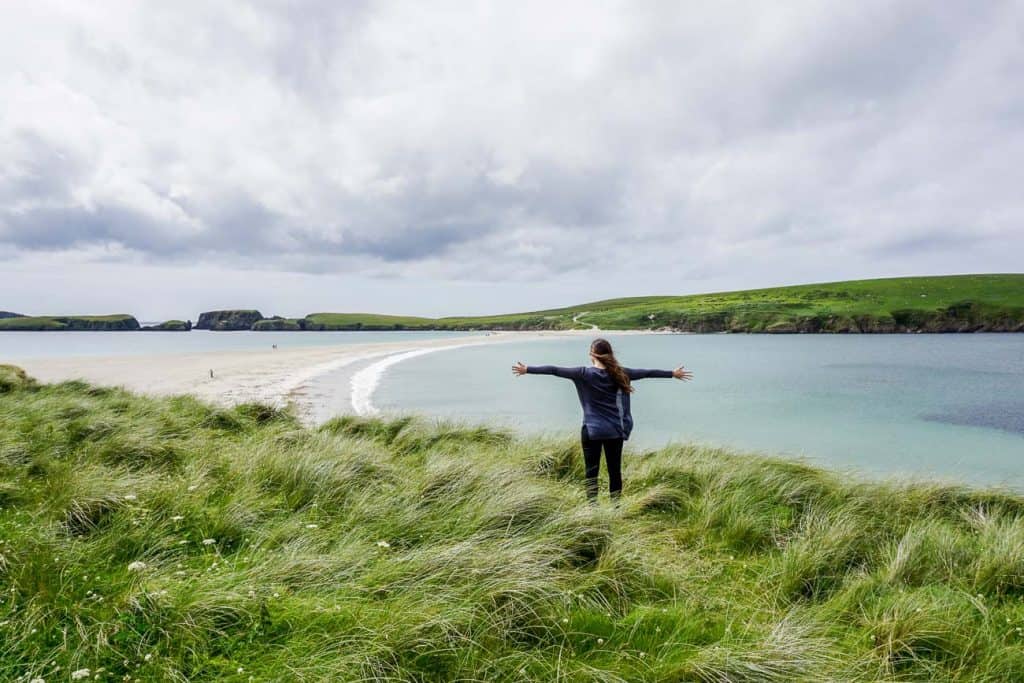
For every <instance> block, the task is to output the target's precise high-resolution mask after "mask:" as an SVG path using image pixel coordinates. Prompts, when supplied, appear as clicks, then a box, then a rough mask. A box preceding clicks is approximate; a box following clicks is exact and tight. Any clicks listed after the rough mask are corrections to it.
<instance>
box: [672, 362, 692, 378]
mask: <svg viewBox="0 0 1024 683" xmlns="http://www.w3.org/2000/svg"><path fill="white" fill-rule="evenodd" d="M672 376H673V377H675V378H676V379H678V380H682V381H683V382H689V381H690V380H691V379H693V373H692V372H690V371H689V370H687V369H686V368H684V367H683V366H682V365H680V366H679V367H678V368H676V369H675V370H673V371H672Z"/></svg>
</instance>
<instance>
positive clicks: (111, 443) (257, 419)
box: [0, 368, 1024, 681]
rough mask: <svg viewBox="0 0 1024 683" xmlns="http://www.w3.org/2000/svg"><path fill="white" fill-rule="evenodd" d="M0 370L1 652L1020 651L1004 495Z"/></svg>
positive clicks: (697, 669)
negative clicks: (215, 402)
mask: <svg viewBox="0 0 1024 683" xmlns="http://www.w3.org/2000/svg"><path fill="white" fill-rule="evenodd" d="M626 462H627V467H626V487H627V491H626V495H625V497H624V499H623V502H622V507H621V509H613V508H611V507H609V506H607V505H606V504H605V505H603V506H601V507H597V508H591V507H588V506H587V505H586V503H585V502H584V498H583V494H582V490H581V486H580V481H579V478H580V471H579V467H580V464H579V457H578V454H577V448H576V445H575V443H574V442H572V441H568V440H567V441H561V442H560V441H544V440H538V439H529V440H527V439H517V438H513V437H511V436H509V435H507V434H504V433H500V432H494V431H490V430H487V429H481V428H466V427H460V426H453V425H431V424H427V423H424V422H421V421H416V420H408V419H402V420H397V421H365V420H358V419H351V418H340V419H335V420H333V421H331V422H328V423H327V424H325V425H323V426H322V427H320V428H318V429H306V428H302V427H301V426H300V425H299V424H298V423H297V422H296V421H295V420H294V419H293V418H292V417H291V416H290V415H289V414H288V413H284V412H278V411H275V410H273V409H270V408H266V407H261V406H255V405H244V406H240V407H238V408H235V409H230V410H229V409H223V408H216V407H213V406H210V405H206V404H203V403H200V402H198V401H196V400H194V399H191V398H187V397H179V398H169V399H154V398H145V397H140V396H134V395H131V394H128V393H125V392H122V391H119V390H112V389H100V388H95V387H90V386H88V385H85V384H82V383H78V382H68V383H63V384H57V385H49V386H38V385H36V384H35V383H34V382H32V381H31V380H30V379H28V378H26V377H24V376H23V374H19V373H18V372H17V371H16V370H13V369H11V368H3V369H0V596H2V597H0V679H2V680H16V679H17V677H19V676H20V677H22V679H21V680H28V679H30V678H33V677H37V676H38V677H41V678H43V679H45V680H46V681H58V680H69V678H71V673H72V672H75V671H80V670H84V669H88V670H89V674H90V675H91V676H95V675H96V674H97V673H99V674H100V677H101V678H102V679H104V680H122V679H124V678H125V677H128V678H129V679H137V680H144V681H149V680H171V681H185V680H190V681H215V680H216V681H221V680H226V681H248V680H255V681H268V680H325V681H326V680H331V681H334V680H339V681H340V680H344V681H350V680H392V681H398V680H402V681H406V680H408V681H448V680H480V681H523V680H536V681H594V680H597V681H623V680H627V681H794V680H815V681H818V680H863V681H874V680H957V681H1007V680H1022V679H1024V635H1022V629H1024V600H1022V597H1024V499H1022V498H1021V497H1018V496H1014V495H1009V494H1004V493H999V492H991V491H982V490H972V489H968V488H957V487H949V486H938V485H925V484H918V485H897V484H888V485H879V484H868V483H864V482H860V481H856V480H851V479H848V478H844V477H840V476H837V475H834V474H830V473H826V472H822V471H819V470H816V469H812V468H809V467H805V466H802V465H798V464H794V463H789V462H783V461H778V460H772V459H766V458H761V457H754V456H746V455H741V454H736V453H731V452H725V451H720V450H711V449H706V448H698V447H694V446H685V445H683V446H676V447H671V448H666V449H664V450H660V451H657V452H650V453H639V452H634V453H631V454H629V455H628V457H627V459H626Z"/></svg>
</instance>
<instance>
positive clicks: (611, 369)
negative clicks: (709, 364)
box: [512, 339, 693, 503]
mask: <svg viewBox="0 0 1024 683" xmlns="http://www.w3.org/2000/svg"><path fill="white" fill-rule="evenodd" d="M590 363H591V364H590V366H589V367H586V366H580V367H575V368H562V367H558V366H555V365H526V364H525V363H522V362H519V363H516V364H515V365H513V366H512V372H513V373H514V374H515V375H516V376H517V377H518V376H522V375H555V376H556V377H562V378H564V379H571V380H572V381H573V384H575V385H576V393H577V394H579V397H580V406H581V407H582V408H583V429H582V431H581V434H580V438H581V441H582V443H583V463H584V465H585V467H586V478H587V479H586V485H587V498H588V499H589V500H590V502H592V503H594V502H597V474H598V472H599V470H600V468H601V451H602V450H603V451H604V458H605V464H606V466H607V467H608V489H609V492H610V494H611V497H612V499H613V500H614V501H616V502H618V498H619V496H620V495H621V494H622V444H623V442H624V441H625V440H626V439H628V438H629V434H630V432H632V431H633V416H632V415H631V414H630V412H629V395H630V394H631V393H633V386H632V384H631V382H632V381H633V380H637V379H646V378H648V377H663V378H666V379H667V378H672V377H674V378H676V379H678V380H682V381H684V382H685V381H688V380H690V379H693V373H692V372H690V371H689V370H686V369H684V368H683V366H679V367H678V368H676V369H675V370H638V369H636V368H624V367H622V366H621V365H619V361H618V360H616V358H615V353H614V352H613V351H612V345H611V344H609V343H608V340H607V339H595V340H594V341H593V343H591V345H590Z"/></svg>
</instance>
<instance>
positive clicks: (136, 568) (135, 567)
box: [128, 560, 146, 572]
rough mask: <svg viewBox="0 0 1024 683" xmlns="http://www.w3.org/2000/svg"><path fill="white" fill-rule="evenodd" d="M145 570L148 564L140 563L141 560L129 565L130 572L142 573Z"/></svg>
mask: <svg viewBox="0 0 1024 683" xmlns="http://www.w3.org/2000/svg"><path fill="white" fill-rule="evenodd" d="M145 569H146V563H145V562H140V561H139V560H135V561H134V562H132V563H131V564H129V565H128V571H130V572H141V571H144V570H145Z"/></svg>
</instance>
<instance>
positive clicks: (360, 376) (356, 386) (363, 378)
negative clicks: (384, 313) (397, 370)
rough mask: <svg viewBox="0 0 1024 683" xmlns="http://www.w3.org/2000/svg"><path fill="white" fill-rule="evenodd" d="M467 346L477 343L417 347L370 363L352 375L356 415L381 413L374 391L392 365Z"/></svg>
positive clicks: (352, 395)
mask: <svg viewBox="0 0 1024 683" xmlns="http://www.w3.org/2000/svg"><path fill="white" fill-rule="evenodd" d="M466 346H476V344H472V343H470V344H452V345H451V346H438V347H435V348H427V349H416V350H415V351H406V352H404V353H396V354H392V355H390V356H387V357H386V358H384V359H383V360H379V361H377V362H376V363H373V364H371V365H368V366H367V367H365V368H363V369H362V370H360V371H359V372H357V373H356V374H354V375H353V376H352V393H351V401H352V410H353V411H355V413H356V415H363V416H367V415H379V414H380V410H379V409H378V408H377V406H375V405H373V393H374V392H375V391H376V390H377V386H378V385H379V384H380V380H381V377H383V376H384V372H385V371H386V370H387V369H388V368H390V367H391V366H392V365H397V364H398V363H401V362H402V361H404V360H408V359H410V358H416V357H418V356H424V355H426V354H428V353H434V352H435V351H446V350H450V349H460V348H464V347H466Z"/></svg>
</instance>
